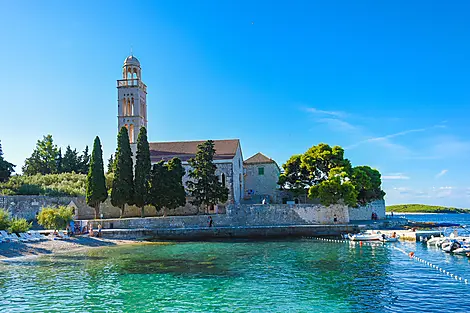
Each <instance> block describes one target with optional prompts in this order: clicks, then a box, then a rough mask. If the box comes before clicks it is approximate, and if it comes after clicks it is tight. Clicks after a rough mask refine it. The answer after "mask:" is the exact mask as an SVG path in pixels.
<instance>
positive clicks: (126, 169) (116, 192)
mask: <svg viewBox="0 0 470 313" xmlns="http://www.w3.org/2000/svg"><path fill="white" fill-rule="evenodd" d="M133 177H134V173H133V168H132V151H131V145H130V143H129V133H128V132H127V128H126V127H121V130H120V131H119V134H118V138H117V150H116V168H115V170H114V179H113V189H112V191H111V203H112V205H114V206H116V207H119V208H120V209H121V217H123V216H124V210H125V208H126V204H133V198H134V179H133Z"/></svg>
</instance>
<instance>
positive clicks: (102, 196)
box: [86, 136, 108, 219]
mask: <svg viewBox="0 0 470 313" xmlns="http://www.w3.org/2000/svg"><path fill="white" fill-rule="evenodd" d="M107 198H108V191H107V190H106V179H105V177H104V165H103V151H102V150H101V142H100V138H99V137H98V136H96V138H95V141H94V143H93V151H92V153H91V161H90V168H89V170H88V174H87V179H86V203H87V204H88V205H89V206H91V207H93V208H94V209H95V219H96V218H98V216H99V213H100V203H101V202H104V201H105V200H106V199H107Z"/></svg>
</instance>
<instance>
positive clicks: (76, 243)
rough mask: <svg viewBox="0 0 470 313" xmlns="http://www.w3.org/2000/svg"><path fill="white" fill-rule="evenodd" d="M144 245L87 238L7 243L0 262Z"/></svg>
mask: <svg viewBox="0 0 470 313" xmlns="http://www.w3.org/2000/svg"><path fill="white" fill-rule="evenodd" d="M139 243H146V241H144V240H143V239H135V240H129V239H107V238H106V239H105V238H94V237H88V236H78V237H71V238H70V239H67V240H52V239H48V240H42V241H39V242H9V243H1V244H0V262H2V261H7V260H12V259H15V258H25V257H39V256H43V255H53V254H59V253H69V252H77V251H82V250H89V249H95V248H102V247H113V246H121V245H131V244H139Z"/></svg>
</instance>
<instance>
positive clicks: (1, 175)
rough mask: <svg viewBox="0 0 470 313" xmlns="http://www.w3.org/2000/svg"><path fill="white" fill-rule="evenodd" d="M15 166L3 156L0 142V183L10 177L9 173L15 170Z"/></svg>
mask: <svg viewBox="0 0 470 313" xmlns="http://www.w3.org/2000/svg"><path fill="white" fill-rule="evenodd" d="M15 166H16V165H13V164H11V163H10V162H8V161H7V160H5V159H4V158H3V150H2V143H1V142H0V183H1V182H5V181H7V180H8V179H9V178H10V176H11V174H12V173H13V172H14V171H15V170H14V167H15Z"/></svg>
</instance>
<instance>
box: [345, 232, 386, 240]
mask: <svg viewBox="0 0 470 313" xmlns="http://www.w3.org/2000/svg"><path fill="white" fill-rule="evenodd" d="M348 238H349V240H352V241H378V240H380V239H381V238H382V235H380V234H366V233H361V234H355V235H352V234H348Z"/></svg>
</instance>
